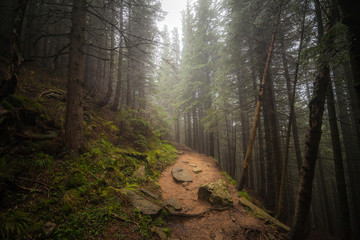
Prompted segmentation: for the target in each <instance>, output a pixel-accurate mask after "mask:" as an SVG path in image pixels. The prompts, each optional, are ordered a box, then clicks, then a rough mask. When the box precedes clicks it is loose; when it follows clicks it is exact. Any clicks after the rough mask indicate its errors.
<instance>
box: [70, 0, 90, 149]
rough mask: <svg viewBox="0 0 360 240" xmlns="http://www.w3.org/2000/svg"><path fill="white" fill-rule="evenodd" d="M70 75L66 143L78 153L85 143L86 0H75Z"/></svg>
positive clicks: (71, 34) (71, 35) (71, 33)
mask: <svg viewBox="0 0 360 240" xmlns="http://www.w3.org/2000/svg"><path fill="white" fill-rule="evenodd" d="M72 11H73V12H72V20H71V21H72V26H71V32H70V52H69V76H68V86H67V97H66V118H65V143H66V148H67V150H68V151H70V153H71V154H74V155H77V154H78V153H79V149H80V147H81V146H82V144H83V137H84V136H83V135H84V128H83V53H82V46H83V43H84V40H85V32H84V26H85V18H86V0H78V1H73V10H72Z"/></svg>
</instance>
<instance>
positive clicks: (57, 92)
mask: <svg viewBox="0 0 360 240" xmlns="http://www.w3.org/2000/svg"><path fill="white" fill-rule="evenodd" d="M49 93H55V94H58V95H64V92H60V91H56V90H48V91H45V92H42V93H40V95H39V96H38V97H37V99H39V98H41V97H42V96H44V95H46V94H49Z"/></svg>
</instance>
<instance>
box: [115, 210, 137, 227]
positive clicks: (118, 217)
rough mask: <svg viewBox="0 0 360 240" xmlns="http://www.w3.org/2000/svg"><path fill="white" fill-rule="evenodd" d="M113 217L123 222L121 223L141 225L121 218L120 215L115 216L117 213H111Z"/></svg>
mask: <svg viewBox="0 0 360 240" xmlns="http://www.w3.org/2000/svg"><path fill="white" fill-rule="evenodd" d="M111 215H112V216H113V217H115V218H116V219H119V220H121V221H124V222H128V223H132V224H135V225H136V226H138V225H139V224H138V223H137V222H134V221H131V220H129V219H126V218H122V217H120V216H119V215H117V214H115V213H111Z"/></svg>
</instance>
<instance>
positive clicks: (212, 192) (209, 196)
mask: <svg viewBox="0 0 360 240" xmlns="http://www.w3.org/2000/svg"><path fill="white" fill-rule="evenodd" d="M198 198H199V199H200V200H204V201H208V202H210V204H211V205H212V206H215V207H219V208H226V207H231V206H233V205H234V204H233V201H232V198H231V195H230V193H229V191H228V190H227V188H226V182H225V181H224V180H223V179H219V180H218V181H216V182H213V183H208V184H201V185H200V187H199V190H198Z"/></svg>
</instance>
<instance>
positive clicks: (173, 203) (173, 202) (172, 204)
mask: <svg viewBox="0 0 360 240" xmlns="http://www.w3.org/2000/svg"><path fill="white" fill-rule="evenodd" d="M165 205H166V206H168V207H172V208H174V209H175V210H176V211H180V210H181V209H182V206H181V205H180V203H179V202H178V201H176V200H175V199H173V198H170V199H169V200H167V201H166V203H165Z"/></svg>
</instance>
